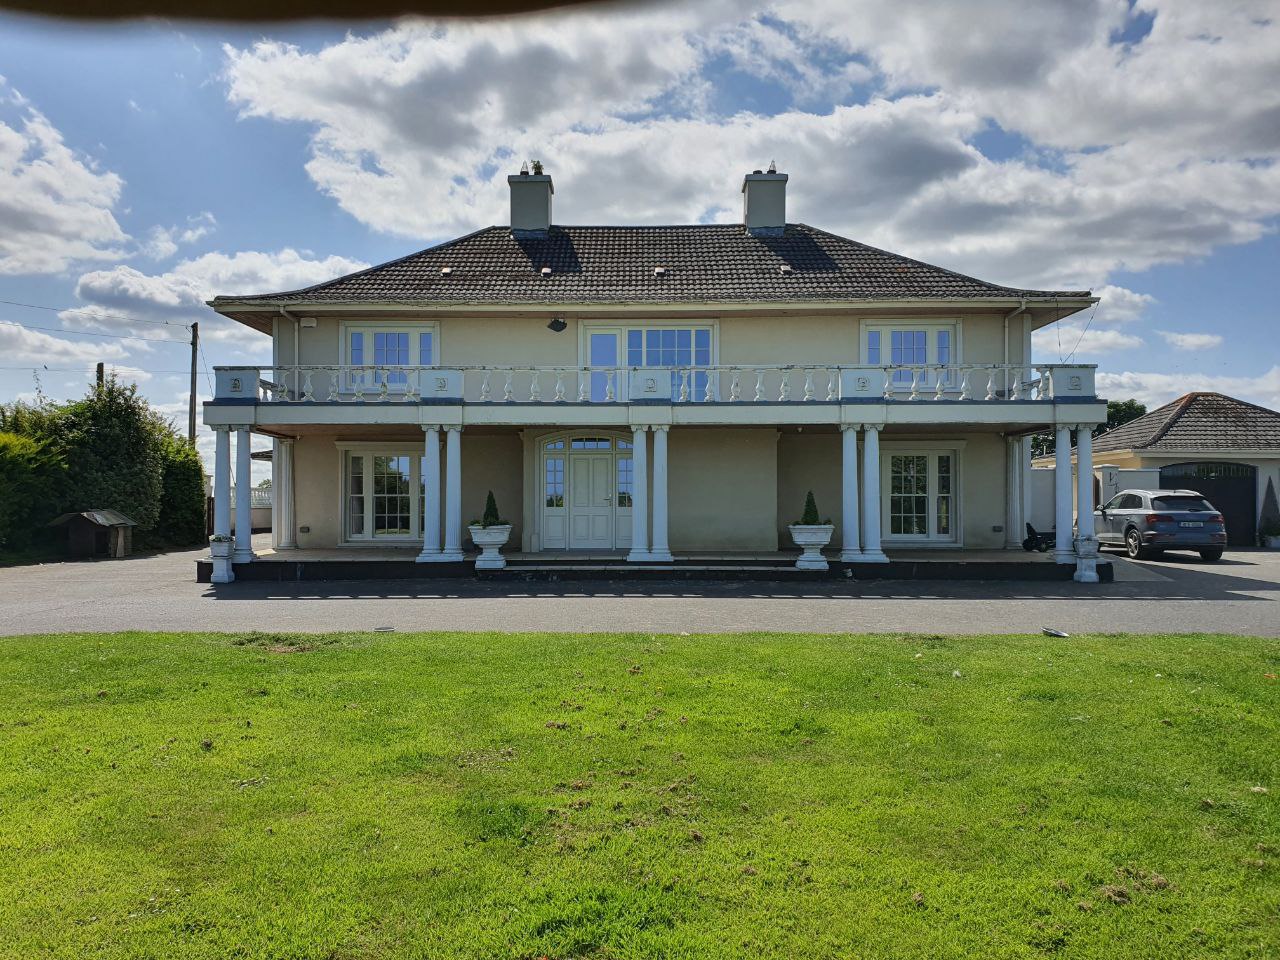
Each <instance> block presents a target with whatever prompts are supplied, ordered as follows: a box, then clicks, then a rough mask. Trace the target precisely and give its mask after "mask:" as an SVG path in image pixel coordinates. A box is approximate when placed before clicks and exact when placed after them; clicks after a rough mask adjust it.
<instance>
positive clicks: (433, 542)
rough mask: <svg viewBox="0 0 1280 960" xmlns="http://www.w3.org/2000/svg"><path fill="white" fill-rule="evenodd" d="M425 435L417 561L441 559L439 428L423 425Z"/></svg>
mask: <svg viewBox="0 0 1280 960" xmlns="http://www.w3.org/2000/svg"><path fill="white" fill-rule="evenodd" d="M422 432H423V433H424V434H425V435H426V439H425V440H424V441H423V443H424V446H423V448H422V488H423V493H424V494H425V498H424V499H425V501H426V502H425V503H424V504H423V509H424V510H425V511H426V515H425V516H424V517H423V518H422V552H421V553H420V554H418V562H419V563H431V562H434V561H438V560H440V559H442V555H441V553H440V428H439V427H437V426H434V425H432V426H424V427H423V428H422Z"/></svg>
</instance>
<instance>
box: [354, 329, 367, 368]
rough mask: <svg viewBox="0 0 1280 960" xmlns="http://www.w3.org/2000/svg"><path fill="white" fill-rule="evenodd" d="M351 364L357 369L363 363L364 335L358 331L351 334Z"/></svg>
mask: <svg viewBox="0 0 1280 960" xmlns="http://www.w3.org/2000/svg"><path fill="white" fill-rule="evenodd" d="M351 362H352V363H353V364H354V365H355V366H357V367H358V366H360V365H361V364H362V363H364V334H363V333H360V332H358V331H352V333H351Z"/></svg>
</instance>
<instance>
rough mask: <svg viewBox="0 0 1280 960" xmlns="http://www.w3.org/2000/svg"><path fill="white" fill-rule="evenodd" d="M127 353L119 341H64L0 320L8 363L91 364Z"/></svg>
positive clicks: (1, 347)
mask: <svg viewBox="0 0 1280 960" xmlns="http://www.w3.org/2000/svg"><path fill="white" fill-rule="evenodd" d="M125 353H126V351H125V349H124V347H123V346H121V345H120V344H119V343H110V342H108V343H92V342H88V341H77V340H65V339H63V338H62V337H55V336H53V335H52V334H48V333H43V332H41V331H39V330H28V329H27V328H26V327H19V326H15V325H12V324H8V323H0V356H3V357H4V358H5V361H6V363H8V364H9V365H18V364H22V365H25V364H31V365H32V367H40V366H50V367H60V366H66V365H68V364H83V365H85V366H86V367H89V366H92V365H93V364H95V363H97V362H98V361H99V360H104V361H105V360H118V359H120V358H122V357H124V356H125Z"/></svg>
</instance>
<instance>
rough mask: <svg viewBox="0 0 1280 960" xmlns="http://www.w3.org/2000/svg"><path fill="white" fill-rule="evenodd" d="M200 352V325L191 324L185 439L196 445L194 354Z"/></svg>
mask: <svg viewBox="0 0 1280 960" xmlns="http://www.w3.org/2000/svg"><path fill="white" fill-rule="evenodd" d="M199 352H200V324H198V323H193V324H191V398H190V400H188V401H187V439H188V440H190V441H191V445H192V446H195V443H196V354H197V353H199Z"/></svg>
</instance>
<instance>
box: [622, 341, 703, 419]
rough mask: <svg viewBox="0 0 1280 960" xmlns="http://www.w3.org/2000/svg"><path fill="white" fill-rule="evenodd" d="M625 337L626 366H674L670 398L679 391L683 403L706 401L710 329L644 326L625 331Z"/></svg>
mask: <svg viewBox="0 0 1280 960" xmlns="http://www.w3.org/2000/svg"><path fill="white" fill-rule="evenodd" d="M626 337H627V366H628V367H675V368H677V369H675V370H673V371H672V372H671V396H672V397H673V398H675V399H679V398H680V397H681V396H682V392H683V394H684V395H685V399H687V400H691V401H701V400H705V399H706V391H707V373H706V368H707V367H710V366H711V364H712V350H711V327H645V328H643V329H630V330H627V331H626ZM680 368H684V370H681V369H680ZM689 368H694V369H692V370H690V369H689ZM697 368H702V369H697ZM685 371H688V373H687V375H686V373H685Z"/></svg>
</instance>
